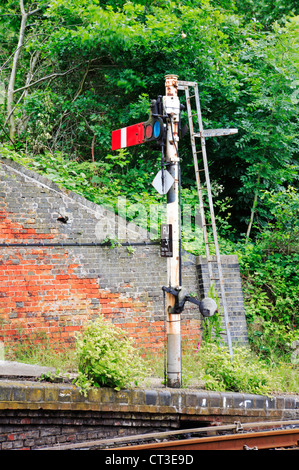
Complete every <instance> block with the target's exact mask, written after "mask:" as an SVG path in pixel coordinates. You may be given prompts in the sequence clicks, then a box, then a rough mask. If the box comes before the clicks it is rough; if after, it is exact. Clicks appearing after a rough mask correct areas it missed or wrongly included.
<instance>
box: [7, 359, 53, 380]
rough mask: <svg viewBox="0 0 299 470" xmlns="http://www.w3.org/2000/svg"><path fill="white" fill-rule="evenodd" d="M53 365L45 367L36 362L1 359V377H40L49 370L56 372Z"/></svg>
mask: <svg viewBox="0 0 299 470" xmlns="http://www.w3.org/2000/svg"><path fill="white" fill-rule="evenodd" d="M55 371H56V369H55V368H53V367H44V366H39V365H36V364H25V363H21V362H14V361H0V378H1V377H40V376H41V375H42V374H46V373H48V372H55Z"/></svg>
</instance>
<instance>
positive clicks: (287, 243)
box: [239, 188, 299, 360]
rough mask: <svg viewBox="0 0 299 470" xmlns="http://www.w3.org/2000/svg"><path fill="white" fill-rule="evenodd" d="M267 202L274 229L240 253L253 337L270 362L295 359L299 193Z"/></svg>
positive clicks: (271, 195) (269, 196) (298, 311)
mask: <svg viewBox="0 0 299 470" xmlns="http://www.w3.org/2000/svg"><path fill="white" fill-rule="evenodd" d="M263 198H264V200H265V204H266V207H267V208H268V214H269V217H270V219H269V222H268V225H267V227H265V228H264V230H263V231H262V232H261V234H260V236H259V237H258V238H257V239H256V240H255V243H248V244H246V245H242V246H241V245H240V250H239V254H240V257H239V260H240V269H241V272H242V277H243V289H244V294H245V309H246V316H247V322H248V328H249V338H250V341H251V342H252V345H253V347H254V349H255V350H256V351H257V352H258V353H259V354H262V356H264V357H265V358H268V359H271V360H277V359H278V358H279V357H281V356H285V357H286V358H288V359H289V360H290V354H291V349H290V344H291V343H292V341H294V340H295V339H297V338H298V325H299V274H298V262H299V250H298V248H299V246H298V240H299V238H298V220H299V219H298V211H299V206H298V193H297V192H296V191H295V189H294V188H288V189H287V190H284V191H280V192H277V193H273V192H265V193H264V194H263Z"/></svg>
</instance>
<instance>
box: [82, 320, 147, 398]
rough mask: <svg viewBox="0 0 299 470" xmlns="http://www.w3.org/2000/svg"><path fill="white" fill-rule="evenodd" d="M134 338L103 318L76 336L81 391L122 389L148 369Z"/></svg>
mask: <svg viewBox="0 0 299 470" xmlns="http://www.w3.org/2000/svg"><path fill="white" fill-rule="evenodd" d="M132 343H133V340H132V338H127V337H126V335H125V333H124V332H123V331H122V330H121V329H120V328H118V327H116V326H115V325H113V324H112V323H109V322H108V321H107V320H105V319H104V317H102V316H100V317H99V318H98V319H97V320H96V321H95V322H91V323H90V324H89V325H88V326H87V328H86V329H85V330H84V332H83V333H81V335H79V336H78V338H77V345H76V355H77V359H78V367H79V376H78V379H77V381H76V384H77V385H78V386H79V387H80V388H81V390H82V392H83V393H84V394H86V392H87V391H88V390H89V388H91V387H92V386H96V387H113V388H114V389H115V390H120V389H121V388H124V387H126V386H128V385H129V384H130V382H132V381H135V385H137V383H138V381H137V378H138V379H140V378H142V377H143V376H144V374H145V372H146V366H145V363H144V362H143V360H142V358H141V357H140V356H139V355H138V352H137V351H136V350H135V348H134V346H133V344H132Z"/></svg>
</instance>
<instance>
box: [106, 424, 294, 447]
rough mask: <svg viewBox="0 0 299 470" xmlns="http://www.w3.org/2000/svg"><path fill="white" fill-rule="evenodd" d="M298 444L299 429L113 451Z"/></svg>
mask: <svg viewBox="0 0 299 470" xmlns="http://www.w3.org/2000/svg"><path fill="white" fill-rule="evenodd" d="M298 444H299V429H283V430H282V429H280V430H274V431H259V432H248V433H243V434H226V435H223V436H211V437H200V438H192V439H183V440H178V441H168V442H159V443H157V442H155V443H151V444H140V445H134V446H127V447H114V448H112V449H111V450H113V451H115V450H151V449H159V450H163V449H165V450H167V451H168V450H247V449H250V450H265V449H275V448H285V447H294V446H298Z"/></svg>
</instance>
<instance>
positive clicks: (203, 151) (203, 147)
mask: <svg viewBox="0 0 299 470" xmlns="http://www.w3.org/2000/svg"><path fill="white" fill-rule="evenodd" d="M189 88H193V90H194V94H192V95H190V93H189ZM178 90H184V91H185V96H186V105H187V112H188V121H189V128H190V137H191V147H192V154H193V161H194V169H195V178H196V185H197V192H198V199H199V207H200V217H201V222H202V228H203V235H204V243H205V251H206V257H207V264H208V272H209V277H210V284H211V286H212V285H213V283H214V281H215V280H219V284H220V294H221V299H222V307H223V314H224V320H225V329H226V336H227V343H228V348H229V352H230V357H231V359H232V358H233V351H232V342H231V335H230V328H229V318H228V311H227V303H226V295H225V289H224V279H223V273H222V267H221V258H220V252H219V245H218V237H217V229H216V223H215V214H214V207H213V199H212V191H211V183H210V176H209V167H208V160H207V152H206V142H205V136H204V129H203V124H202V116H201V108H200V101H199V94H198V85H197V83H196V82H185V81H181V80H179V81H178ZM192 98H195V103H196V114H194V113H192V107H191V99H192ZM194 116H197V119H198V125H199V132H194V124H193V117H194ZM196 138H200V142H201V150H197V146H196ZM199 153H201V154H202V162H203V168H199V166H198V158H197V155H198V154H199ZM201 172H202V173H203V176H204V178H205V183H206V191H207V196H208V202H209V210H210V218H211V226H212V233H213V241H212V242H210V241H209V238H208V230H207V226H208V224H207V223H206V219H205V211H204V201H203V194H202V193H203V187H202V183H201V178H200V173H201ZM210 245H214V248H215V254H216V263H217V269H218V278H215V277H214V275H213V270H212V263H213V262H214V261H213V260H212V257H211V255H210Z"/></svg>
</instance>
